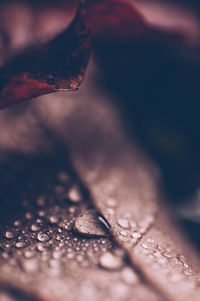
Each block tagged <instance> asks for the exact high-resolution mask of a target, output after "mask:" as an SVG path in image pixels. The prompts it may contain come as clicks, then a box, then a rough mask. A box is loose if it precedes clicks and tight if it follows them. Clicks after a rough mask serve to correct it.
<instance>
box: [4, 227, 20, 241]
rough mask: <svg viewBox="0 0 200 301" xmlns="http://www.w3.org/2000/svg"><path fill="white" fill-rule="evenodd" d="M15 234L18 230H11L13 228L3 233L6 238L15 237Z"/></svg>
mask: <svg viewBox="0 0 200 301" xmlns="http://www.w3.org/2000/svg"><path fill="white" fill-rule="evenodd" d="M17 235H18V232H17V231H16V230H13V229H11V230H7V231H6V234H5V236H6V238H8V239H12V238H15V237H17Z"/></svg>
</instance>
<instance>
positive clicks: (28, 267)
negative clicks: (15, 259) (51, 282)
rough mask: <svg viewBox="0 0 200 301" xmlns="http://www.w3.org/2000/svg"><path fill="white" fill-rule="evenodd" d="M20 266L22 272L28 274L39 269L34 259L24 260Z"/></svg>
mask: <svg viewBox="0 0 200 301" xmlns="http://www.w3.org/2000/svg"><path fill="white" fill-rule="evenodd" d="M22 265H23V268H24V270H25V271H27V272H29V273H33V272H36V271H37V270H38V268H39V266H38V261H37V260H36V259H30V260H24V261H23V263H22Z"/></svg>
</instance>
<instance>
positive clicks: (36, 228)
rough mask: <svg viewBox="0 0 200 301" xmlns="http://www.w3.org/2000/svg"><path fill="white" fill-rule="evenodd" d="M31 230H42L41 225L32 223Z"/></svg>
mask: <svg viewBox="0 0 200 301" xmlns="http://www.w3.org/2000/svg"><path fill="white" fill-rule="evenodd" d="M31 230H32V231H33V232H36V231H39V230H40V227H39V226H38V225H35V224H32V225H31Z"/></svg>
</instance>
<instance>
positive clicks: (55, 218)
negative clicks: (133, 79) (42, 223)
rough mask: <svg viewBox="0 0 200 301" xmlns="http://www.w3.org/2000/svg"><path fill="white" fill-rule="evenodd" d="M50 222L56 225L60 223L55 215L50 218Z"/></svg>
mask: <svg viewBox="0 0 200 301" xmlns="http://www.w3.org/2000/svg"><path fill="white" fill-rule="evenodd" d="M49 221H50V223H51V224H56V223H58V221H59V218H58V217H57V216H55V215H52V216H50V218H49Z"/></svg>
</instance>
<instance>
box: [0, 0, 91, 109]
mask: <svg viewBox="0 0 200 301" xmlns="http://www.w3.org/2000/svg"><path fill="white" fill-rule="evenodd" d="M83 13H84V7H83V3H82V2H81V4H80V7H79V9H78V11H77V14H76V16H75V18H74V20H73V21H72V23H71V25H70V26H69V28H68V29H67V30H66V31H64V32H63V33H61V34H60V35H59V36H57V37H56V38H55V39H54V40H52V41H50V42H49V43H47V44H45V45H44V46H42V47H41V46H40V47H35V48H34V49H27V50H26V51H25V52H24V53H21V54H20V55H19V56H17V57H15V58H14V59H13V60H12V61H11V62H9V63H8V64H7V65H6V66H5V67H3V68H1V69H0V109H2V108H4V107H7V106H9V105H13V104H16V103H19V102H22V101H24V100H28V99H30V98H33V97H36V96H39V95H43V94H47V93H51V92H56V91H63V90H70V91H71V90H76V89H77V87H78V86H79V85H80V83H81V81H82V80H83V76H84V72H85V69H86V66H87V63H88V59H89V54H90V37H89V34H88V31H87V29H86V27H85V24H84V21H83Z"/></svg>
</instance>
